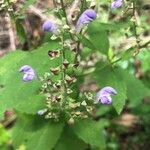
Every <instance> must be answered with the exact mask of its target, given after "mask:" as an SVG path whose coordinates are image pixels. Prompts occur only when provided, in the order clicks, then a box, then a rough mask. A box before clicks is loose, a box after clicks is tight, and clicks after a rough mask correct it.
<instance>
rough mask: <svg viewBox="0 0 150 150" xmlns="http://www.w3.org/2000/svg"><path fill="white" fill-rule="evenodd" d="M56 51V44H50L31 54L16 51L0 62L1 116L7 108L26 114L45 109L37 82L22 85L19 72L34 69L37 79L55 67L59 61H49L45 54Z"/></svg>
mask: <svg viewBox="0 0 150 150" xmlns="http://www.w3.org/2000/svg"><path fill="white" fill-rule="evenodd" d="M57 48H59V45H58V43H55V42H51V43H47V44H44V45H43V46H42V47H40V48H38V49H36V50H34V51H32V52H23V51H15V52H11V53H9V54H8V55H6V56H4V57H3V58H1V59H0V85H1V86H0V87H1V88H0V97H1V101H0V105H1V107H0V116H1V117H2V114H3V112H4V111H5V110H6V109H9V108H15V109H17V110H19V111H21V112H25V113H32V114H33V113H36V112H37V111H38V110H39V109H41V108H43V107H44V96H43V95H41V94H40V88H41V83H40V81H39V80H33V81H30V82H24V81H22V77H23V74H21V73H20V72H19V69H20V67H21V66H23V65H30V66H31V67H33V68H34V69H35V71H36V73H37V75H38V77H39V76H42V75H43V74H44V73H45V72H48V71H49V68H50V67H55V66H58V65H59V64H60V62H61V60H60V58H57V59H55V60H53V61H51V60H50V59H49V57H48V50H50V49H57Z"/></svg>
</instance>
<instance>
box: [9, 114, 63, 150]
mask: <svg viewBox="0 0 150 150" xmlns="http://www.w3.org/2000/svg"><path fill="white" fill-rule="evenodd" d="M63 127H64V124H63V123H54V122H52V121H48V120H45V119H42V118H40V116H32V115H25V114H19V116H18V119H17V123H16V125H15V127H14V129H13V132H12V140H13V146H14V147H15V149H16V148H18V147H19V146H20V145H25V147H26V148H27V149H29V150H51V149H53V148H54V147H55V145H56V143H57V141H58V140H59V138H60V136H61V133H62V131H63Z"/></svg>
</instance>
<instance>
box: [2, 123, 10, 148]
mask: <svg viewBox="0 0 150 150" xmlns="http://www.w3.org/2000/svg"><path fill="white" fill-rule="evenodd" d="M9 140H10V134H9V132H8V131H7V130H6V129H5V128H4V127H3V126H2V124H0V149H1V148H2V146H4V144H6V143H8V141H9Z"/></svg>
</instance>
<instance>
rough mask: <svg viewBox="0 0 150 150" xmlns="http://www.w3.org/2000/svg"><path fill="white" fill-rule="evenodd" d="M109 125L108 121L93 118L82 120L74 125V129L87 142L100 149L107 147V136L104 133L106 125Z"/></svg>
mask: <svg viewBox="0 0 150 150" xmlns="http://www.w3.org/2000/svg"><path fill="white" fill-rule="evenodd" d="M107 125H108V122H107V121H105V120H102V121H99V122H96V121H92V120H80V121H79V122H77V123H76V124H75V125H74V127H73V130H74V132H75V133H76V135H77V136H78V137H79V138H80V139H82V140H83V141H84V142H85V143H87V144H90V145H91V146H95V147H98V148H100V149H105V147H106V145H105V138H106V137H105V134H104V127H106V126H107Z"/></svg>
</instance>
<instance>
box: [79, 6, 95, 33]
mask: <svg viewBox="0 0 150 150" xmlns="http://www.w3.org/2000/svg"><path fill="white" fill-rule="evenodd" d="M96 17H97V14H96V12H95V11H94V10H93V9H87V10H85V11H84V12H83V13H82V14H81V16H80V17H79V19H78V21H77V25H76V31H77V32H80V30H81V28H82V27H83V26H84V25H86V24H88V23H90V22H91V21H93V20H95V19H96Z"/></svg>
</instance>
